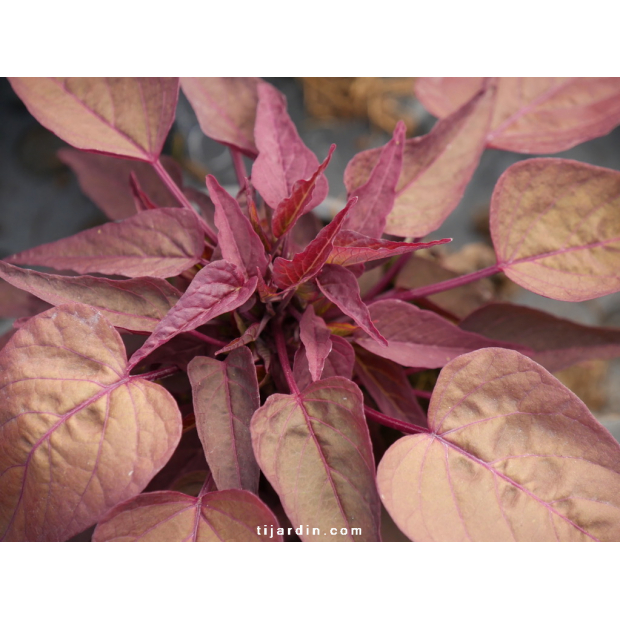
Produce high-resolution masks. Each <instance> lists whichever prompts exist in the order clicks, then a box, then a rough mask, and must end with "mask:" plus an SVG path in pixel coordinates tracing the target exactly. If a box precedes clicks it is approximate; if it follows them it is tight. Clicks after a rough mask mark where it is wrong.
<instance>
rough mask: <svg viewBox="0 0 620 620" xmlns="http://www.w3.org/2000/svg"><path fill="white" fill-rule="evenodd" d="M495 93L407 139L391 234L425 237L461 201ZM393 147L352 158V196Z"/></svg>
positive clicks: (348, 175) (346, 177)
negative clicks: (388, 149)
mask: <svg viewBox="0 0 620 620" xmlns="http://www.w3.org/2000/svg"><path fill="white" fill-rule="evenodd" d="M494 97H495V91H494V89H493V88H488V89H487V90H485V91H483V92H481V93H480V94H478V95H477V96H476V97H475V98H474V99H472V100H471V101H470V102H468V103H466V104H465V105H464V106H463V107H462V108H460V109H459V110H457V111H455V112H454V114H452V115H451V116H449V117H448V118H445V119H443V120H441V121H439V122H438V123H437V124H436V125H435V127H433V130H432V131H431V132H430V133H429V134H427V135H425V136H421V137H419V138H412V139H411V140H406V141H405V147H404V153H403V163H402V171H401V173H400V177H399V180H398V184H397V186H396V199H395V201H394V208H393V209H392V210H391V212H390V213H389V215H388V216H387V223H386V226H385V232H386V233H389V234H391V235H397V236H400V237H408V236H411V237H424V236H425V235H427V234H428V233H430V232H432V231H434V230H437V228H439V226H440V225H441V224H442V223H443V222H444V221H445V219H446V218H447V217H448V215H450V213H451V212H452V211H453V210H454V208H455V207H456V206H457V205H458V203H459V201H460V199H461V197H462V196H463V193H464V191H465V187H466V186H467V183H469V180H470V179H471V177H472V175H473V173H474V171H475V169H476V167H477V165H478V161H479V160H480V156H481V155H482V152H483V150H484V147H485V139H486V135H487V132H488V129H489V122H490V119H491V112H492V108H493V100H494ZM389 146H390V144H389V143H388V145H386V146H385V147H382V148H380V149H371V150H369V151H363V152H361V153H359V154H358V155H356V156H355V157H354V158H353V159H352V160H351V161H350V162H349V164H348V165H347V168H346V170H345V173H344V182H345V185H346V187H347V191H348V192H349V195H354V194H355V191H354V190H355V188H356V187H358V186H359V185H361V184H362V183H365V182H366V181H367V180H368V179H369V178H370V177H371V171H372V169H373V166H375V163H376V162H378V161H379V160H380V158H381V157H383V155H382V154H383V153H384V150H385V149H387V148H388V147H389ZM377 165H379V164H377ZM368 182H369V181H368ZM366 234H368V233H366Z"/></svg>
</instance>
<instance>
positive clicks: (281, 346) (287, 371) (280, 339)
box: [273, 321, 299, 396]
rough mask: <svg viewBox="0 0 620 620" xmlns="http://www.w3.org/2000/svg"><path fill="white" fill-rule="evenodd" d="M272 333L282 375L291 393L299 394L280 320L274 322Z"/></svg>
mask: <svg viewBox="0 0 620 620" xmlns="http://www.w3.org/2000/svg"><path fill="white" fill-rule="evenodd" d="M273 335H274V336H275V339H276V350H277V351H278V358H279V360H280V365H281V366H282V370H283V371H284V376H285V377H286V382H287V383H288V387H289V389H290V390H291V394H295V396H299V387H297V383H295V377H294V375H293V371H292V370H291V363H290V362H289V361H288V353H287V351H286V342H285V340H284V332H283V331H282V323H281V322H280V321H277V322H276V323H274V325H273Z"/></svg>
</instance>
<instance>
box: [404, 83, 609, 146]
mask: <svg viewBox="0 0 620 620" xmlns="http://www.w3.org/2000/svg"><path fill="white" fill-rule="evenodd" d="M484 79H485V78H419V79H418V80H417V82H416V86H415V91H416V95H417V96H418V98H419V99H420V101H421V102H422V103H423V104H424V106H425V107H426V109H427V110H429V112H431V113H432V114H434V115H435V116H439V117H440V118H443V117H444V116H447V115H449V114H452V113H453V112H454V111H455V110H456V109H457V108H459V107H461V106H462V105H463V104H465V103H466V102H467V101H468V100H469V99H470V98H471V97H473V96H474V95H475V93H476V92H477V91H478V90H479V89H480V87H481V86H482V83H483V81H484ZM495 82H496V84H497V99H496V103H495V107H494V110H493V120H492V122H491V128H490V132H489V135H488V136H487V142H488V146H490V147H493V148H496V149H504V150H507V151H516V152H518V153H538V154H544V153H557V152H559V151H564V150H566V149H569V148H571V147H573V146H575V145H576V144H580V143H581V142H586V141H587V140H592V139H593V138H597V137H599V136H604V135H605V134H607V133H608V132H609V131H611V130H612V129H613V128H614V127H615V126H616V125H617V124H618V123H620V78H617V77H607V78H589V77H588V78H566V77H563V78H557V77H556V78H553V77H551V78H549V77H523V78H516V77H502V78H495Z"/></svg>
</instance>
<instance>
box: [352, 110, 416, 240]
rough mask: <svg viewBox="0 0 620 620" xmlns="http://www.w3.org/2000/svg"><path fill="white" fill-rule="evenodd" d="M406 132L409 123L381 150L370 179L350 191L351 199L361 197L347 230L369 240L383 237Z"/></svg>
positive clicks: (400, 122)
mask: <svg viewBox="0 0 620 620" xmlns="http://www.w3.org/2000/svg"><path fill="white" fill-rule="evenodd" d="M405 131H406V127H405V123H403V121H399V122H398V123H397V125H396V128H395V129H394V135H393V136H392V139H391V140H390V141H389V142H388V143H387V144H386V145H385V146H384V147H383V148H382V149H381V154H380V155H379V158H378V160H377V163H376V164H375V166H374V168H373V169H372V172H371V173H370V176H369V177H368V180H367V181H366V182H365V183H364V184H363V185H362V186H360V187H357V188H355V189H351V190H350V191H349V196H357V198H358V201H357V204H356V205H355V209H353V210H352V211H351V213H350V214H349V218H348V220H347V223H346V226H347V228H350V229H351V230H354V231H356V232H358V233H360V234H362V235H367V236H369V237H380V236H381V235H382V233H383V230H384V229H385V222H386V219H387V216H388V215H389V214H390V211H392V207H393V206H394V200H395V199H396V184H397V183H398V179H399V177H400V173H401V170H402V167H403V149H404V145H405Z"/></svg>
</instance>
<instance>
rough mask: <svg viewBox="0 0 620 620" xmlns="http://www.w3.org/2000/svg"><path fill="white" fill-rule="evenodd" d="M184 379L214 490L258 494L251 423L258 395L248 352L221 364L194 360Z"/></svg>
mask: <svg viewBox="0 0 620 620" xmlns="http://www.w3.org/2000/svg"><path fill="white" fill-rule="evenodd" d="M188 374H189V380H190V381H191V384H192V394H193V400H194V415H195V416H196V427H197V428H198V435H199V436H200V441H201V442H202V445H203V448H204V451H205V456H206V458H207V463H208V464H209V469H210V470H211V473H212V474H213V479H214V480H215V484H216V485H217V488H218V489H219V490H220V491H223V490H225V489H245V490H247V491H251V492H252V493H258V476H259V473H260V470H259V468H258V464H257V463H256V459H255V458H254V453H253V452H252V438H251V437H250V420H251V418H252V415H253V414H254V412H255V411H256V410H257V409H258V408H259V407H260V395H259V393H258V381H257V379H256V368H255V366H254V361H253V359H252V353H251V351H250V349H248V348H247V347H241V348H239V349H235V350H234V351H233V352H232V353H230V355H229V356H228V357H227V358H226V360H225V361H223V362H219V361H218V360H214V359H212V358H209V357H196V358H194V360H192V362H191V363H190V365H189V366H188Z"/></svg>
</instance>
